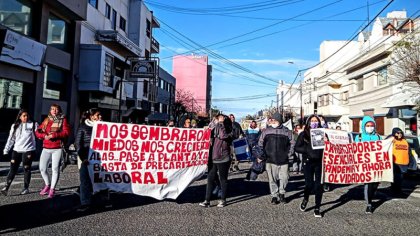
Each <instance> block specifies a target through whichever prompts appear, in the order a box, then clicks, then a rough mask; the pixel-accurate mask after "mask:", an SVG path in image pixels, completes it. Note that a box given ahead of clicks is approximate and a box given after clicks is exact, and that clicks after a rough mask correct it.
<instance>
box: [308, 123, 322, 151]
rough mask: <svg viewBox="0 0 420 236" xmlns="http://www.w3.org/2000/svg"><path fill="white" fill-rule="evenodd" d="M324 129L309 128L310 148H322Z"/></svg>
mask: <svg viewBox="0 0 420 236" xmlns="http://www.w3.org/2000/svg"><path fill="white" fill-rule="evenodd" d="M324 133H325V129H323V128H320V129H311V145H312V149H314V150H315V149H323V148H324V137H325V135H324Z"/></svg>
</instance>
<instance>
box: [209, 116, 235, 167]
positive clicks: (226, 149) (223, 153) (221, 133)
mask: <svg viewBox="0 0 420 236" xmlns="http://www.w3.org/2000/svg"><path fill="white" fill-rule="evenodd" d="M212 133H213V146H212V152H211V153H212V156H211V157H212V160H213V162H218V161H221V160H224V159H227V160H229V158H230V145H232V133H226V129H225V127H224V126H223V125H222V124H218V125H217V126H216V127H215V128H214V129H213V131H212Z"/></svg>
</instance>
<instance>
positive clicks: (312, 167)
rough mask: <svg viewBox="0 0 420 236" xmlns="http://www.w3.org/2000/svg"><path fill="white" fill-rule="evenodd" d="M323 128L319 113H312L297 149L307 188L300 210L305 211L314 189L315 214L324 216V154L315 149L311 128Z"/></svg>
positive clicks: (299, 137)
mask: <svg viewBox="0 0 420 236" xmlns="http://www.w3.org/2000/svg"><path fill="white" fill-rule="evenodd" d="M316 128H322V126H321V120H320V119H319V117H318V116H317V115H311V116H309V117H308V119H307V120H306V125H305V128H304V130H303V131H302V132H301V133H300V134H299V136H298V138H297V140H296V144H295V151H296V152H297V153H301V154H302V160H303V174H304V176H305V190H304V194H303V200H302V203H301V204H300V210H301V211H305V210H306V206H307V205H308V200H309V195H310V194H311V192H312V191H313V192H314V193H315V208H314V216H315V217H322V214H321V212H320V208H321V202H322V195H323V187H322V182H321V176H322V156H323V152H324V150H323V149H313V148H312V145H311V129H316Z"/></svg>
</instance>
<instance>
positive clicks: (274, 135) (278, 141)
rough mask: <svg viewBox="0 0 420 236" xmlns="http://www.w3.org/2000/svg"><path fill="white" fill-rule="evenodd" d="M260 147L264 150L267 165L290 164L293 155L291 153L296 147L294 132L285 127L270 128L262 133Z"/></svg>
mask: <svg viewBox="0 0 420 236" xmlns="http://www.w3.org/2000/svg"><path fill="white" fill-rule="evenodd" d="M258 146H260V147H262V148H263V151H264V156H265V159H266V160H267V163H272V164H276V165H284V164H288V163H289V157H291V156H292V154H293V153H292V152H291V150H293V146H294V140H293V138H292V132H291V131H290V130H289V129H288V128H286V127H284V126H279V127H277V128H273V127H268V128H267V129H265V130H264V131H263V132H262V133H261V135H260V139H259V141H258Z"/></svg>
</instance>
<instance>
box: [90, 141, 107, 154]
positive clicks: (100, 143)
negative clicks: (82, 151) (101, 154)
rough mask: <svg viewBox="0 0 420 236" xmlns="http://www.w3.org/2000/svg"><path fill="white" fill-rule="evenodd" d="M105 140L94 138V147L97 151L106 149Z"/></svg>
mask: <svg viewBox="0 0 420 236" xmlns="http://www.w3.org/2000/svg"><path fill="white" fill-rule="evenodd" d="M104 142H105V141H104V140H103V139H93V144H92V149H93V150H95V151H102V150H104Z"/></svg>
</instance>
